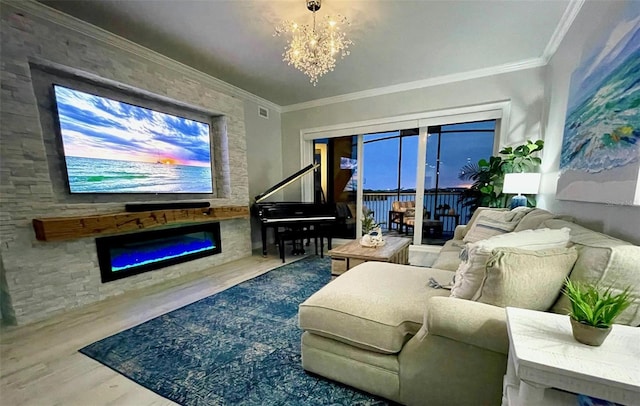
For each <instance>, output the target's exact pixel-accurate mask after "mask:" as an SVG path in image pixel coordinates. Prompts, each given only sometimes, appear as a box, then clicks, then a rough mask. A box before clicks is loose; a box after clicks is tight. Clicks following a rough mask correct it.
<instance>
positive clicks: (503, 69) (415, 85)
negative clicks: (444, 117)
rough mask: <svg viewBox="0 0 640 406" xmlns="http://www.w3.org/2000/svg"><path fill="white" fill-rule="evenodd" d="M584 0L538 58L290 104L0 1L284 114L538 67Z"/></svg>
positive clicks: (52, 14) (52, 13) (38, 10)
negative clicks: (267, 97)
mask: <svg viewBox="0 0 640 406" xmlns="http://www.w3.org/2000/svg"><path fill="white" fill-rule="evenodd" d="M585 1H586V0H570V1H569V4H568V5H567V8H566V9H565V11H564V13H563V15H562V17H561V19H560V21H559V23H558V25H557V26H556V29H555V30H554V32H553V34H552V36H551V38H550V40H549V42H548V43H547V46H546V47H545V49H544V51H543V53H542V56H540V57H538V58H531V59H525V60H522V61H518V62H513V63H507V64H502V65H497V66H491V67H488V68H482V69H476V70H472V71H467V72H460V73H454V74H450V75H443V76H437V77H433V78H429V79H423V80H416V81H412V82H405V83H400V84H397V85H391V86H384V87H379V88H374V89H368V90H363V91H359V92H353V93H347V94H342V95H338V96H332V97H326V98H322V99H315V100H310V101H308V102H302V103H296V104H290V105H286V106H280V105H278V104H276V103H273V102H271V101H269V100H266V99H263V98H261V97H260V96H257V95H255V94H253V93H250V92H248V91H246V90H243V89H241V88H239V87H236V86H233V85H231V84H229V83H227V82H224V81H222V80H220V79H217V78H215V77H213V76H211V75H208V74H206V73H204V72H201V71H199V70H197V69H194V68H192V67H190V66H188V65H185V64H183V63H181V62H178V61H175V60H173V59H171V58H169V57H167V56H164V55H162V54H160V53H158V52H155V51H152V50H150V49H148V48H146V47H143V46H142V45H139V44H136V43H134V42H132V41H129V40H127V39H125V38H123V37H119V36H117V35H115V34H113V33H111V32H109V31H106V30H103V29H102V28H99V27H96V26H94V25H91V24H89V23H87V22H85V21H82V20H80V19H78V18H75V17H73V16H70V15H68V14H65V13H63V12H61V11H58V10H56V9H53V8H51V7H48V6H46V5H44V4H42V3H38V2H37V1H36V0H0V4H3V5H9V6H11V7H13V8H16V9H19V10H21V11H24V12H27V13H29V14H30V15H32V16H34V17H37V18H41V19H43V20H46V21H50V22H53V23H55V24H58V25H60V26H62V27H65V28H67V29H70V30H72V31H74V32H77V33H80V34H84V35H87V36H89V37H91V38H94V39H96V40H98V41H100V42H103V43H106V44H109V45H111V46H114V47H116V48H119V49H121V50H124V51H126V52H129V53H132V54H135V55H138V56H141V57H143V58H145V59H147V60H149V61H151V62H154V63H159V64H162V65H164V66H167V67H169V68H171V69H173V70H175V71H177V72H180V73H183V74H188V75H191V76H194V77H196V78H197V79H198V80H200V81H202V82H204V83H207V84H209V85H210V86H212V87H213V88H214V89H216V90H218V91H221V92H225V93H227V94H230V95H232V96H236V97H239V98H242V99H246V100H250V101H253V102H255V103H258V104H260V105H262V106H264V107H268V108H270V109H272V110H274V111H276V112H278V113H288V112H293V111H298V110H304V109H310V108H315V107H320V106H326V105H329V104H334V103H341V102H347V101H354V100H359V99H364V98H368V97H376V96H383V95H387V94H392V93H398V92H404V91H409V90H416V89H422V88H426V87H431V86H438V85H444V84H448V83H454V82H460V81H464V80H471V79H478V78H482V77H487V76H493V75H499V74H503V73H509V72H515V71H519V70H525V69H532V68H538V67H541V66H545V65H546V64H548V63H549V61H550V60H551V58H552V57H553V55H554V54H555V52H556V51H557V50H558V47H559V46H560V43H561V42H562V40H563V39H564V37H565V35H566V34H567V32H568V31H569V29H570V27H571V25H572V24H573V22H574V20H575V18H576V16H577V15H578V13H579V11H580V9H581V8H582V6H583V5H584V3H585Z"/></svg>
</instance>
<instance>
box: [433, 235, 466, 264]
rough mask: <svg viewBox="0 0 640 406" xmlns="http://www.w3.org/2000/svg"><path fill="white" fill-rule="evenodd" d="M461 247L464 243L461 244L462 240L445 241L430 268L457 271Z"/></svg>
mask: <svg viewBox="0 0 640 406" xmlns="http://www.w3.org/2000/svg"><path fill="white" fill-rule="evenodd" d="M463 247H464V242H462V240H449V241H447V242H446V243H445V244H444V246H443V247H442V249H441V250H440V253H439V254H438V258H436V260H435V262H434V263H433V264H432V265H431V267H432V268H437V269H446V270H447V271H455V270H456V269H458V266H460V262H461V260H460V251H462V248H463Z"/></svg>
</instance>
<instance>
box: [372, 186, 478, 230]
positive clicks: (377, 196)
mask: <svg viewBox="0 0 640 406" xmlns="http://www.w3.org/2000/svg"><path fill="white" fill-rule="evenodd" d="M460 196H461V193H460V192H459V191H449V190H439V191H438V193H437V194H436V193H435V192H433V191H427V192H425V193H424V207H425V210H426V211H428V212H430V214H431V219H434V218H435V216H436V214H442V213H440V212H438V213H436V212H435V211H434V208H437V207H442V206H445V205H448V206H449V207H450V208H452V209H453V210H454V212H455V214H457V215H459V217H458V223H459V224H466V223H467V222H468V221H469V218H470V217H471V213H470V211H469V208H468V207H464V206H462V204H461V202H460ZM397 200H399V201H403V202H404V201H411V200H416V194H415V192H413V193H412V192H401V193H400V196H399V198H398V193H397V192H364V193H363V204H364V206H365V207H367V208H368V209H369V210H372V211H373V212H374V218H375V220H376V222H377V223H380V224H382V228H383V229H386V228H387V220H388V215H389V211H390V210H391V204H392V203H393V202H394V201H397ZM434 202H435V204H434ZM447 211H448V210H447ZM444 214H446V212H445V213H444ZM440 219H441V220H442V221H443V231H444V232H445V233H453V230H454V229H455V226H456V217H455V216H444V217H440Z"/></svg>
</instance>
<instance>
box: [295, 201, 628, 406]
mask: <svg viewBox="0 0 640 406" xmlns="http://www.w3.org/2000/svg"><path fill="white" fill-rule="evenodd" d="M483 212H484V214H483ZM495 213H496V211H494V210H478V211H477V212H476V213H475V214H474V217H473V218H472V219H471V221H470V222H469V224H467V225H466V226H458V228H457V229H456V231H455V235H454V238H453V240H451V241H449V242H447V243H446V244H445V246H444V247H443V248H442V250H441V251H440V254H439V256H438V257H437V259H436V261H435V263H434V264H433V265H432V267H421V266H411V265H398V264H388V263H377V262H367V263H364V264H361V265H359V266H357V267H354V268H353V269H351V270H349V271H348V272H346V273H345V274H343V275H341V276H340V277H338V278H336V279H335V280H333V281H332V282H331V283H329V284H328V285H326V286H325V287H323V288H322V289H321V290H320V291H318V292H316V293H315V294H314V295H312V296H311V297H310V298H309V299H308V300H306V301H305V302H304V303H302V304H301V305H300V311H299V324H300V327H301V328H302V329H303V330H304V333H303V335H302V366H303V368H304V369H305V370H307V371H310V372H313V373H316V374H319V375H322V376H324V377H327V378H330V379H332V380H336V381H339V382H342V383H344V384H347V385H350V386H353V387H355V388H358V389H361V390H363V391H366V392H369V393H372V394H375V395H379V396H382V397H384V398H387V399H390V400H392V401H395V402H399V403H402V404H407V405H498V404H500V403H501V397H502V383H503V376H504V374H505V371H506V365H507V354H508V348H509V342H508V336H507V328H506V321H505V310H504V306H514V305H515V307H529V308H534V309H536V310H542V311H551V312H556V313H564V314H566V313H567V312H568V310H567V308H568V307H567V302H566V300H565V299H564V298H563V297H562V295H560V290H561V288H562V282H563V280H564V278H565V277H566V275H567V274H568V275H569V277H570V278H571V279H572V280H576V281H600V282H601V283H602V284H603V285H606V286H613V287H614V289H622V288H623V287H624V286H626V285H632V286H633V290H632V296H633V300H634V303H633V304H632V306H630V307H629V308H628V309H627V310H626V311H625V312H624V313H623V314H622V316H621V317H620V318H619V319H618V322H620V323H622V324H628V325H633V326H638V325H640V247H638V246H635V245H632V244H630V243H627V242H624V241H621V240H618V239H615V238H612V237H610V236H607V235H604V234H600V233H597V232H595V231H592V230H589V229H587V228H584V227H582V226H580V225H578V224H575V223H573V222H571V221H568V220H567V219H562V218H558V216H555V215H554V214H552V213H549V212H547V211H544V210H541V209H533V210H531V209H528V210H526V212H524V213H520V215H518V216H516V217H517V218H516V217H514V216H512V218H511V220H512V221H511V224H510V227H511V229H510V230H508V231H509V232H508V233H505V234H508V235H517V233H522V232H523V231H524V230H534V229H535V230H536V233H538V232H539V233H542V232H546V231H547V230H563V231H566V232H567V236H568V237H567V238H568V240H569V241H568V242H567V243H566V247H563V248H561V249H549V248H547V249H546V250H542V251H540V250H535V249H534V250H531V251H530V252H523V250H522V249H520V248H495V249H493V250H491V252H490V254H489V257H488V258H489V259H488V260H487V263H486V264H485V265H484V268H483V269H484V270H483V272H484V273H485V278H484V282H483V283H484V285H483V287H482V289H485V288H486V285H488V282H487V280H488V279H490V278H491V277H493V278H494V279H495V278H497V279H500V278H501V277H502V282H499V283H498V284H499V285H500V284H501V285H500V286H501V287H500V288H499V289H498V290H497V292H498V293H497V294H496V291H495V289H494V292H493V293H492V295H493V296H492V295H491V294H488V293H487V294H486V295H485V293H484V291H483V293H482V294H481V295H480V297H475V298H471V299H461V298H459V297H452V291H455V290H456V286H455V283H453V279H454V275H456V271H458V272H459V271H460V268H461V267H462V265H464V264H466V263H467V262H468V261H469V260H470V259H469V258H468V257H467V258H464V257H465V256H468V252H467V251H468V249H469V248H470V247H472V244H475V245H478V244H484V243H486V242H487V241H490V239H491V238H497V237H491V238H487V239H485V240H480V241H476V242H469V241H468V239H467V241H466V242H465V238H466V237H468V236H469V235H468V233H469V232H470V230H472V229H474V227H475V228H476V229H478V227H479V224H480V223H481V222H482V221H481V220H482V219H483V218H484V217H485V216H487V215H488V216H489V217H491V215H495ZM503 214H505V213H503ZM485 220H486V219H485ZM485 223H486V221H485ZM487 224H489V226H490V227H488V228H485V230H489V229H490V228H491V227H493V226H494V224H491V221H489V223H487ZM474 225H475V226H474ZM497 228H499V227H497ZM538 230H542V231H538ZM503 231H504V230H503ZM514 233H516V234H514ZM476 236H477V233H476ZM500 237H502V236H500ZM507 238H508V237H507ZM549 250H550V251H549ZM541 253H542V255H544V257H540V254H541ZM461 254H462V257H463V259H464V260H465V261H462V260H461V259H460V256H461ZM554 256H558V258H560V259H559V261H556V262H554V261H551V262H549V261H548V258H551V257H554ZM522 258H524V259H525V260H524V262H523V260H522ZM527 261H528V262H527ZM556 263H560V265H559V266H558V265H555V264H556ZM500 267H503V268H510V269H507V270H505V269H502V270H501V269H499V268H500ZM563 267H564V268H566V269H560V270H559V272H556V271H555V270H554V271H551V268H563ZM514 268H515V269H514ZM509 272H511V274H510V275H511V276H508V277H506V278H505V277H504V276H505V274H506V273H509ZM547 272H548V274H547ZM539 274H541V275H542V276H539ZM513 275H518V278H519V277H520V275H527V278H529V279H528V280H525V281H524V282H522V281H520V282H517V283H516V282H515V279H517V278H514V276H513ZM531 278H533V279H531ZM536 278H538V280H536ZM458 279H464V278H458ZM551 280H553V281H554V282H553V283H551V282H549V281H551ZM505 281H506V282H505ZM457 282H458V283H459V282H460V281H457ZM514 283H516V285H517V284H518V283H520V285H522V286H520V287H517V288H516V287H515V285H513V284H514ZM550 283H551V284H550ZM523 286H524V290H523V291H522V292H515V290H518V289H520V290H522V289H523ZM443 287H444V288H443ZM447 287H453V290H452V291H450V290H448V289H446V288H447ZM500 289H502V290H500ZM540 289H543V290H544V291H540ZM454 296H455V295H454ZM476 296H477V295H476ZM539 296H544V297H545V299H544V300H542V301H538V299H539V298H538V297H539ZM483 297H492V299H491V300H482V299H483ZM492 300H493V303H491V301H492ZM536 301H538V302H536ZM534 302H535V303H534Z"/></svg>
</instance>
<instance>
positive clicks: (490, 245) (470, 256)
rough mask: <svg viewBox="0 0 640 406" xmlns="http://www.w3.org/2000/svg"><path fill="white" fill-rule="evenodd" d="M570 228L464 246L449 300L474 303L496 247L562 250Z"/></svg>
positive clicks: (537, 231)
mask: <svg viewBox="0 0 640 406" xmlns="http://www.w3.org/2000/svg"><path fill="white" fill-rule="evenodd" d="M569 238H570V237H569V228H567V227H564V228H561V229H558V230H552V229H549V228H546V229H539V230H524V231H520V232H517V233H507V234H501V235H497V236H494V237H491V238H488V239H486V240H483V241H478V242H476V243H473V244H467V246H466V247H465V250H466V253H463V254H462V256H463V257H465V256H466V259H465V260H464V261H463V262H462V263H460V266H459V267H458V269H457V270H456V279H455V282H454V285H453V288H452V289H451V296H452V297H457V298H459V299H471V300H477V299H478V296H479V294H480V287H481V286H482V281H483V280H484V278H485V275H486V264H487V261H488V259H489V256H490V255H491V252H492V251H493V250H494V249H495V248H498V247H514V248H522V249H527V250H541V249H549V248H564V247H566V246H567V243H568V242H569Z"/></svg>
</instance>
